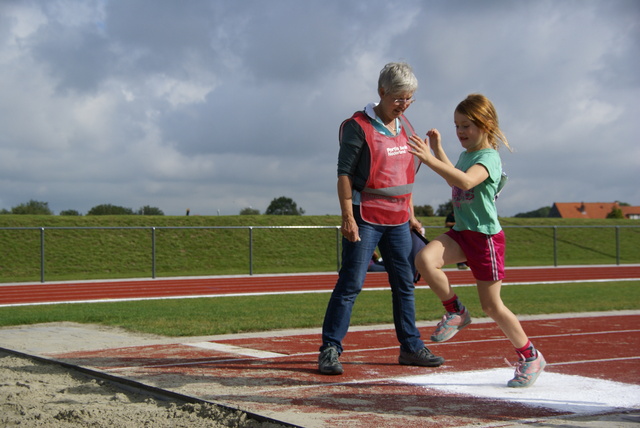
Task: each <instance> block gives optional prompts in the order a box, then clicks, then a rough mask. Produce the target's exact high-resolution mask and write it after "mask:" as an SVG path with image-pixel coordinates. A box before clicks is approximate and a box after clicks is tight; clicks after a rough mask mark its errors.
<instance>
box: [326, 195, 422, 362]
mask: <svg viewBox="0 0 640 428" xmlns="http://www.w3.org/2000/svg"><path fill="white" fill-rule="evenodd" d="M359 208H360V207H359V206H354V207H353V210H354V216H355V219H356V223H357V224H358V228H359V233H360V239H361V240H360V241H358V242H349V241H348V240H347V239H346V238H344V237H343V238H342V267H341V268H340V273H339V275H338V281H337V283H336V285H335V287H334V289H333V293H332V294H331V298H330V299H329V305H328V307H327V312H326V313H325V317H324V324H323V325H322V346H321V347H320V351H322V350H323V349H324V348H326V347H327V346H329V345H332V346H335V347H336V348H337V349H338V352H339V353H342V351H343V348H342V340H343V339H344V337H345V336H346V335H347V330H348V329H349V324H350V322H351V312H352V309H353V305H354V303H355V301H356V297H358V294H360V291H362V286H363V284H364V280H365V276H366V274H367V267H368V266H369V260H371V256H372V255H373V252H374V251H375V249H376V246H377V247H379V248H380V254H381V256H382V260H383V261H384V265H385V268H386V271H387V274H388V276H389V284H390V285H391V293H392V303H393V321H394V324H395V328H396V337H397V338H398V342H400V348H401V349H402V350H403V351H407V352H417V351H419V350H420V349H422V348H423V347H424V343H423V342H422V340H421V339H420V332H419V331H418V328H417V327H416V309H415V298H414V295H413V290H414V284H413V275H414V271H413V263H412V261H411V260H410V257H411V247H412V241H411V231H410V230H409V223H405V224H403V225H400V226H379V225H374V224H369V223H367V222H365V221H363V220H362V218H361V217H360V210H359Z"/></svg>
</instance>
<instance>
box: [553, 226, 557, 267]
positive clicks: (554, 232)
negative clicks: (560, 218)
mask: <svg viewBox="0 0 640 428" xmlns="http://www.w3.org/2000/svg"><path fill="white" fill-rule="evenodd" d="M553 266H555V267H558V226H553Z"/></svg>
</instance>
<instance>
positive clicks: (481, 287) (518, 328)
mask: <svg viewBox="0 0 640 428" xmlns="http://www.w3.org/2000/svg"><path fill="white" fill-rule="evenodd" d="M477 283H478V296H479V297H480V305H481V306H482V310H483V311H484V313H485V314H487V316H489V317H491V319H493V320H494V321H495V322H496V324H498V326H499V327H500V329H501V330H502V332H503V333H504V334H505V336H507V339H509V341H510V342H511V344H512V345H513V346H514V347H515V348H516V349H520V348H522V347H523V346H525V345H526V344H527V343H528V342H529V338H528V337H527V335H526V333H525V332H524V329H523V328H522V325H521V324H520V321H519V320H518V318H517V317H516V316H515V315H514V314H513V312H511V311H510V310H509V308H507V307H506V306H505V304H504V303H503V302H502V298H501V297H500V289H501V288H502V281H478V282H477Z"/></svg>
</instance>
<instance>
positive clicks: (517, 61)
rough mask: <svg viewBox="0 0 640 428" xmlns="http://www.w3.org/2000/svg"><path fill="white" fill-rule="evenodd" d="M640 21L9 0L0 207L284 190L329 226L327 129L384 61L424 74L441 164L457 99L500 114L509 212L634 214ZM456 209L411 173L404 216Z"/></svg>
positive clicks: (596, 13)
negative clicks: (471, 99) (564, 209)
mask: <svg viewBox="0 0 640 428" xmlns="http://www.w3.org/2000/svg"><path fill="white" fill-rule="evenodd" d="M638 18H640V6H639V5H638V3H637V2H635V1H624V0H614V1H610V2H583V1H579V0H578V1H576V0H560V1H539V2H525V1H521V2H513V1H505V2H493V3H482V4H479V3H477V2H474V1H470V0H459V1H452V2H439V1H427V2H422V1H410V2H403V5H402V7H398V5H397V4H393V3H389V2H385V1H382V0H376V1H373V2H363V1H353V2H347V3H345V2H340V1H337V0H335V1H333V0H331V1H323V2H319V1H311V2H302V3H301V2H298V1H294V0H278V1H274V2H268V3H265V2H262V1H247V2H210V1H204V0H193V1H190V2H189V3H188V7H187V6H186V5H184V4H181V3H176V2H164V1H160V2H154V1H150V0H130V1H122V0H95V1H80V0H78V1H71V0H64V1H62V0H49V1H39V0H32V1H25V2H18V1H9V2H4V3H3V4H2V5H0V93H2V96H1V97H0V129H2V132H0V183H2V185H3V194H2V198H1V199H0V204H2V206H0V208H6V209H10V208H11V207H12V206H15V205H18V204H20V203H23V202H26V201H28V200H29V199H38V200H42V201H46V202H49V205H50V206H51V207H53V209H54V211H60V210H63V209H77V210H78V211H81V212H86V211H88V210H89V209H90V208H91V207H92V206H95V205H97V204H101V203H113V204H117V205H124V206H129V207H132V208H134V209H135V208H138V207H140V206H143V205H152V206H157V207H159V208H160V209H162V210H163V211H164V212H165V213H166V214H178V215H179V214H183V213H184V210H185V209H186V208H187V207H189V208H191V209H192V213H196V212H197V213H199V214H216V213H217V211H218V210H220V211H221V213H223V214H237V213H238V212H239V210H240V209H242V208H244V207H246V206H249V205H251V206H253V207H254V208H257V209H260V210H261V211H264V210H265V209H266V207H267V206H268V204H269V202H270V201H271V200H272V199H273V198H275V197H278V196H282V195H284V196H288V197H291V198H293V199H294V200H295V201H296V202H297V204H298V206H301V207H303V208H304V209H305V210H306V212H307V213H308V214H329V213H330V214H337V213H338V211H339V208H338V204H337V197H336V196H335V180H336V178H335V175H336V173H335V169H336V157H337V149H338V144H337V132H338V125H339V124H340V122H341V121H342V120H344V119H345V118H347V117H349V116H350V115H351V114H352V113H353V112H354V111H355V110H357V109H361V108H362V107H363V106H364V105H365V104H366V103H368V102H370V101H375V100H376V84H377V74H378V71H379V70H380V68H381V67H382V66H383V65H384V64H385V63H386V62H389V61H396V60H406V61H408V62H410V63H411V64H412V65H413V67H414V70H415V72H416V75H417V76H418V78H419V80H420V88H419V90H418V92H417V94H416V97H417V101H416V103H414V105H413V106H412V107H411V109H410V110H409V112H408V116H409V118H410V119H411V121H412V123H413V124H414V126H415V127H416V129H417V130H418V132H420V133H421V134H423V133H424V132H426V130H427V129H429V128H431V127H437V128H439V129H440V130H441V131H442V132H443V136H444V138H445V144H446V146H445V147H446V148H447V150H448V152H449V154H450V157H451V158H453V159H455V158H457V153H458V152H459V151H460V145H459V143H458V142H457V140H456V139H455V135H454V133H453V127H452V125H451V124H452V112H453V109H454V107H455V105H456V104H457V102H459V101H460V100H461V99H462V98H464V96H466V95H467V94H468V93H470V92H476V91H480V92H483V93H485V94H486V95H488V96H489V97H490V98H491V99H492V100H493V101H494V103H495V104H496V107H497V108H498V113H499V115H500V119H501V124H502V126H503V128H504V130H505V132H506V133H507V136H508V137H509V139H510V141H511V143H512V145H513V146H514V147H515V148H516V152H515V153H513V154H511V153H508V152H507V151H504V152H503V162H504V164H505V168H506V169H507V171H508V172H509V173H510V176H511V181H510V183H509V187H508V188H507V189H506V190H505V192H504V194H503V195H502V197H501V199H500V207H501V213H502V214H503V215H513V214H516V213H518V212H524V211H531V210H534V209H537V208H539V207H541V206H546V205H551V204H552V203H553V202H555V201H571V200H584V201H596V200H597V201H606V200H621V201H625V202H629V203H632V204H639V205H640V191H639V190H637V189H638V186H637V183H635V181H637V180H635V179H634V176H635V175H637V174H634V171H637V170H638V167H640V149H638V144H637V143H636V142H635V133H634V132H633V131H634V126H633V125H634V123H635V121H637V117H638V113H639V109H638V107H637V99H638V95H640V78H639V77H638V74H637V69H638V58H639V56H638V53H640V52H639V50H640V43H639V42H640V28H639V27H640V26H639V25H638V22H640V19H638ZM449 197H450V195H449V190H448V188H447V186H446V184H445V183H444V181H443V180H441V179H440V178H439V177H438V176H436V175H435V174H434V173H432V172H430V171H428V170H427V169H426V168H424V169H423V171H422V172H421V173H420V175H419V177H418V183H417V186H416V195H415V201H416V203H417V204H420V205H423V204H430V205H432V206H434V208H437V206H438V205H439V204H440V203H443V202H445V201H446V200H448V198H449Z"/></svg>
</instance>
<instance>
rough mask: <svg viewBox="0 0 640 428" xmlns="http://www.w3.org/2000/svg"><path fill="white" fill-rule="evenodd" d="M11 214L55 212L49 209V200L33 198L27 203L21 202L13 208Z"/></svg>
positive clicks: (46, 213)
mask: <svg viewBox="0 0 640 428" xmlns="http://www.w3.org/2000/svg"><path fill="white" fill-rule="evenodd" d="M11 214H37V215H51V214H53V213H52V212H51V210H50V209H49V202H40V201H34V200H33V199H32V200H30V201H29V202H27V203H26V204H20V205H18V206H15V207H13V208H11Z"/></svg>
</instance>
